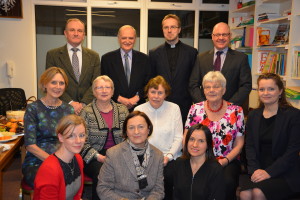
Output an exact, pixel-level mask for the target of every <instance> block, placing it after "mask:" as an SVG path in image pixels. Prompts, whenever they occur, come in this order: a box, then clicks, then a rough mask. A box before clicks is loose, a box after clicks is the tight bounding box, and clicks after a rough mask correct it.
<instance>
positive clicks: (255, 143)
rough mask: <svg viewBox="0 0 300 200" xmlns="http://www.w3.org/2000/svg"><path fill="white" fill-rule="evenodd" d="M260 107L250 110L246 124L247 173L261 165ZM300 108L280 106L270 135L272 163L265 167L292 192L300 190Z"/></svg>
mask: <svg viewBox="0 0 300 200" xmlns="http://www.w3.org/2000/svg"><path fill="white" fill-rule="evenodd" d="M262 114H263V108H259V109H256V110H253V111H251V112H250V113H249V116H248V120H247V125H246V146H245V147H246V157H247V161H248V172H249V174H252V173H253V172H254V171H255V170H257V169H261V166H260V162H259V160H260V156H261V155H260V145H261V144H260V142H259V133H260V130H259V128H260V122H261V118H262ZM299 120H300V111H299V110H298V109H296V108H279V109H278V112H277V116H276V119H275V127H274V129H273V130H274V132H273V137H272V157H273V159H274V160H275V162H274V163H273V164H272V165H271V166H269V167H267V168H266V169H265V170H266V171H267V172H268V173H269V174H270V176H271V178H276V177H284V178H285V180H286V181H287V183H288V184H289V185H290V187H291V188H292V190H293V191H295V192H300V187H299V185H300V157H299V152H300V134H299V130H300V121H299Z"/></svg>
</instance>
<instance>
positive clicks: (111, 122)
mask: <svg viewBox="0 0 300 200" xmlns="http://www.w3.org/2000/svg"><path fill="white" fill-rule="evenodd" d="M92 89H93V94H94V96H95V99H94V100H93V102H92V103H90V104H89V105H87V106H86V107H84V108H83V110H82V111H81V113H80V116H81V117H83V119H84V120H85V122H86V125H87V134H88V138H87V140H86V143H85V145H84V147H83V150H82V152H81V155H82V158H83V160H84V163H85V166H84V173H85V174H86V175H88V176H89V177H91V178H92V179H93V185H92V199H93V200H97V199H99V198H98V196H97V193H96V186H97V182H98V174H99V170H100V168H101V166H102V164H103V162H104V160H105V155H106V150H107V149H109V148H110V147H112V146H114V145H116V144H119V143H120V142H122V141H123V137H122V128H123V123H124V120H125V118H126V117H127V115H128V110H127V108H126V106H124V105H122V104H117V103H115V102H114V101H113V100H112V99H111V97H112V96H113V94H114V83H113V81H112V80H111V79H110V78H109V77H108V76H105V75H104V76H99V77H97V78H96V79H95V80H94V82H93V85H92Z"/></svg>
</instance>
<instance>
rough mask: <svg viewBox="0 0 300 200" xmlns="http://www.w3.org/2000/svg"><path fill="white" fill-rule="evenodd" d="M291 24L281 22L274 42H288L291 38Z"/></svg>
mask: <svg viewBox="0 0 300 200" xmlns="http://www.w3.org/2000/svg"><path fill="white" fill-rule="evenodd" d="M289 30H290V24H279V25H278V28H277V31H276V34H275V37H274V40H273V42H272V44H275V45H281V44H287V43H288V38H289Z"/></svg>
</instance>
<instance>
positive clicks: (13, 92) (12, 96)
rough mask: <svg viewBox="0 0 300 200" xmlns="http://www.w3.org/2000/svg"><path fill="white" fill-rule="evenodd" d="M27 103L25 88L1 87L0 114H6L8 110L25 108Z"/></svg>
mask: <svg viewBox="0 0 300 200" xmlns="http://www.w3.org/2000/svg"><path fill="white" fill-rule="evenodd" d="M26 105H27V103H26V96H25V92H24V90H23V89H21V88H1V89H0V115H6V111H7V110H24V109H25V108H26Z"/></svg>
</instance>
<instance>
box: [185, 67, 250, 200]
mask: <svg viewBox="0 0 300 200" xmlns="http://www.w3.org/2000/svg"><path fill="white" fill-rule="evenodd" d="M202 86H203V89H204V94H205V97H206V99H207V100H206V101H203V102H200V103H196V104H194V105H192V107H191V109H190V111H189V114H188V116H187V121H186V124H185V132H184V134H185V135H186V133H187V130H188V129H189V128H190V127H191V126H193V125H194V124H198V123H201V124H203V125H206V126H207V127H208V128H209V129H210V131H211V132H212V137H213V150H214V154H215V156H216V158H217V159H218V162H219V163H220V164H221V165H222V166H223V169H224V178H225V183H224V184H225V186H226V199H229V200H233V199H236V194H235V192H236V188H237V186H238V180H239V173H240V163H239V160H237V158H238V156H239V154H240V153H241V151H242V148H243V146H244V130H245V125H244V114H243V109H242V108H241V107H240V106H236V105H233V104H232V103H230V102H227V101H225V100H223V98H222V97H223V95H224V93H225V90H226V79H225V78H224V76H223V75H222V74H221V72H219V71H211V72H208V73H207V74H206V75H205V76H204V78H203V82H202ZM220 184H222V183H220Z"/></svg>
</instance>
